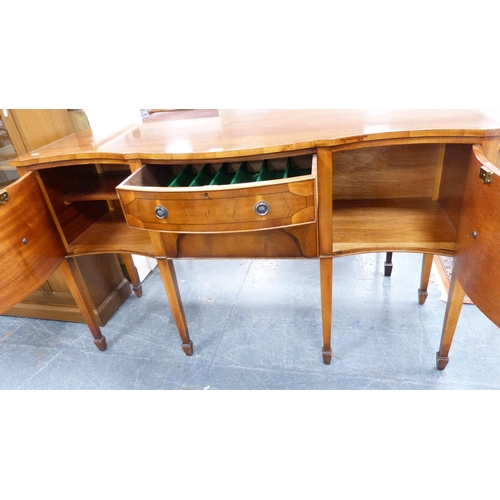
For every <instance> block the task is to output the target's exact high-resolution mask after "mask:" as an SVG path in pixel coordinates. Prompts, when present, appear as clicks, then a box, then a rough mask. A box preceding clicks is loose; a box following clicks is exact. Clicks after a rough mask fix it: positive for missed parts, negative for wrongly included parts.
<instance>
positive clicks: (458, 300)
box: [436, 269, 465, 370]
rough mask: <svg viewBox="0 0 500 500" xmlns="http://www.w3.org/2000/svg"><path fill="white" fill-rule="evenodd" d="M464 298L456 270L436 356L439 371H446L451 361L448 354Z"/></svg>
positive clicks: (453, 273)
mask: <svg viewBox="0 0 500 500" xmlns="http://www.w3.org/2000/svg"><path fill="white" fill-rule="evenodd" d="M464 297H465V292H464V289H463V288H462V285H461V284H460V283H459V281H458V279H457V278H456V276H455V269H453V272H452V274H451V279H450V290H449V292H448V301H447V302H446V312H445V316H444V323H443V332H442V335H441V345H440V347H439V351H438V352H437V354H436V368H437V369H438V370H444V369H445V368H446V365H447V364H448V362H449V360H450V359H449V357H448V354H449V352H450V348H451V343H452V341H453V336H454V335H455V330H456V327H457V323H458V318H459V317H460V311H461V310H462V304H463V303H464Z"/></svg>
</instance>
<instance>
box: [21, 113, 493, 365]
mask: <svg viewBox="0 0 500 500" xmlns="http://www.w3.org/2000/svg"><path fill="white" fill-rule="evenodd" d="M499 145H500V121H499V120H497V119H495V118H494V117H492V116H490V115H489V114H488V113H484V112H479V111H474V110H469V111H464V110H406V111H405V110H378V111H377V110H219V111H218V112H213V113H205V114H203V115H202V117H198V118H197V117H193V114H192V113H190V114H188V115H187V117H186V119H177V120H167V119H162V113H155V114H154V116H152V117H150V118H146V119H145V120H144V122H143V123H142V124H141V125H140V126H136V127H134V128H131V129H130V130H128V131H125V132H122V133H121V134H119V135H117V136H116V137H113V138H111V139H109V140H107V141H105V142H99V141H97V140H95V138H94V137H93V135H92V132H91V131H90V130H86V131H82V132H80V133H77V134H73V135H71V136H69V137H67V138H64V139H62V140H60V141H56V142H54V143H52V144H50V145H48V146H46V147H44V148H41V149H39V150H37V151H35V152H34V153H32V154H28V155H24V156H21V157H19V158H17V159H16V160H15V161H13V162H12V165H13V166H16V167H17V168H18V169H19V171H20V173H27V172H30V171H34V174H33V175H35V176H36V177H37V180H38V182H39V185H40V187H41V190H42V192H43V194H44V198H45V201H46V204H47V207H48V210H49V212H50V214H51V217H52V220H53V223H54V227H55V228H56V230H57V233H58V235H59V238H60V245H59V246H60V247H61V248H62V249H63V250H64V251H63V252H62V254H64V257H66V259H69V260H71V258H72V257H74V256H76V255H88V254H98V253H122V254H140V255H146V256H150V257H154V258H155V259H157V261H158V265H159V270H160V273H161V277H162V280H163V284H164V286H165V290H166V294H167V296H168V300H169V302H170V306H171V309H172V313H173V316H174V319H175V321H176V324H177V327H178V330H179V334H180V337H181V342H182V347H183V349H184V351H185V352H186V354H188V355H191V354H192V353H193V343H192V341H191V338H190V335H189V332H188V326H187V321H186V317H185V314H184V311H183V307H182V301H181V298H180V293H179V288H178V286H177V281H176V276H175V269H174V260H175V259H181V258H300V259H303V258H308V259H318V260H319V263H320V266H319V267H320V281H321V303H322V324H323V327H322V328H323V360H324V362H325V363H327V364H328V363H330V361H331V357H332V345H331V328H332V277H333V259H334V258H339V257H341V256H344V255H350V254H356V253H363V252H389V253H390V252H394V251H401V252H418V253H422V254H423V266H422V275H421V283H420V289H419V301H420V303H421V304H423V303H424V301H425V297H426V294H427V285H428V282H429V274H430V270H431V262H432V256H433V255H434V254H441V255H449V256H455V257H456V259H455V269H454V273H453V279H452V286H451V293H450V296H449V300H448V305H447V311H446V316H445V320H444V326H443V334H442V342H441V346H440V350H439V352H438V355H437V367H438V368H439V369H443V368H444V367H445V366H446V363H447V362H448V351H449V348H450V346H451V341H452V338H453V334H454V331H455V327H456V322H457V320H458V315H459V312H460V307H461V301H462V298H463V294H464V293H468V294H469V295H470V296H471V298H472V299H473V300H474V302H475V304H476V305H477V307H478V308H479V309H481V310H482V311H483V312H484V313H485V314H486V315H487V316H488V317H489V318H490V319H491V320H492V321H493V322H495V324H497V325H499V326H500V315H499V314H498V308H496V307H495V302H494V296H495V295H496V293H495V292H497V291H498V286H499V285H498V283H500V274H499V273H500V271H499V269H500V268H499V267H498V264H497V262H498V259H497V258H496V257H497V256H498V252H499V250H498V239H499V236H498V235H499V234H500V232H499V227H498V225H499V222H498V221H499V220H500V219H499V217H498V210H499V208H498V207H499V206H500V205H499V203H500V187H499V186H500V178H499V175H500V171H499V170H498V169H497V167H496V166H495V165H496V161H497V155H498V149H499ZM61 245H62V246H61ZM60 255H61V253H60ZM389 255H390V254H389ZM40 259H41V260H42V261H44V260H45V259H44V258H43V256H42V255H41V256H40ZM492 297H493V298H492ZM18 298H19V297H16V299H18Z"/></svg>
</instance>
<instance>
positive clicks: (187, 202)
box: [117, 155, 316, 233]
mask: <svg viewBox="0 0 500 500" xmlns="http://www.w3.org/2000/svg"><path fill="white" fill-rule="evenodd" d="M117 191H118V196H119V199H120V202H121V205H122V208H123V211H124V214H125V217H126V220H127V223H128V224H129V225H130V226H132V227H136V228H140V229H148V230H157V231H167V232H181V233H185V232H199V233H219V232H235V231H253V230H258V229H267V228H278V227H287V226H293V225H297V224H306V223H311V222H314V221H315V220H316V157H315V155H303V156H295V157H288V158H274V159H264V160H259V161H243V162H241V161H240V162H227V163H205V164H189V165H158V164H147V165H144V166H143V167H142V168H140V169H139V170H138V171H137V172H135V173H134V174H132V175H131V176H130V177H129V178H128V179H126V180H125V181H124V182H122V183H121V184H120V185H119V186H118V187H117Z"/></svg>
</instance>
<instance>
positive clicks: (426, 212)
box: [333, 198, 456, 255]
mask: <svg viewBox="0 0 500 500" xmlns="http://www.w3.org/2000/svg"><path fill="white" fill-rule="evenodd" d="M455 240H456V230H455V228H454V227H453V225H452V224H451V222H450V220H449V219H448V217H447V215H446V214H445V212H444V210H443V209H442V208H441V206H440V204H439V202H437V201H433V200H431V199H430V198H393V199H363V200H334V202H333V255H345V254H353V253H361V252H380V251H393V250H394V251H409V252H411V251H413V252H427V253H439V254H444V255H447V254H448V255H451V254H452V253H453V250H454V248H455Z"/></svg>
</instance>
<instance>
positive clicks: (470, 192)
mask: <svg viewBox="0 0 500 500" xmlns="http://www.w3.org/2000/svg"><path fill="white" fill-rule="evenodd" d="M462 207H463V208H462V216H461V222H460V229H459V232H458V238H457V250H456V256H455V260H454V268H455V273H456V277H457V279H458V281H459V282H460V284H461V286H462V288H463V289H464V291H465V293H466V294H467V295H468V296H469V297H470V298H471V300H472V301H473V302H474V304H475V305H476V306H477V307H478V308H479V309H480V310H481V311H482V312H483V313H484V314H485V315H486V316H487V317H488V318H489V319H490V320H491V321H493V322H494V323H495V324H496V325H497V326H500V305H499V296H500V170H499V169H498V168H496V167H495V166H494V165H492V164H491V163H490V162H489V161H488V160H487V159H486V157H485V156H484V154H483V152H482V148H481V147H480V146H474V147H473V151H472V155H471V162H470V165H469V172H468V177H467V184H466V191H465V197H464V203H463V206H462Z"/></svg>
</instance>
